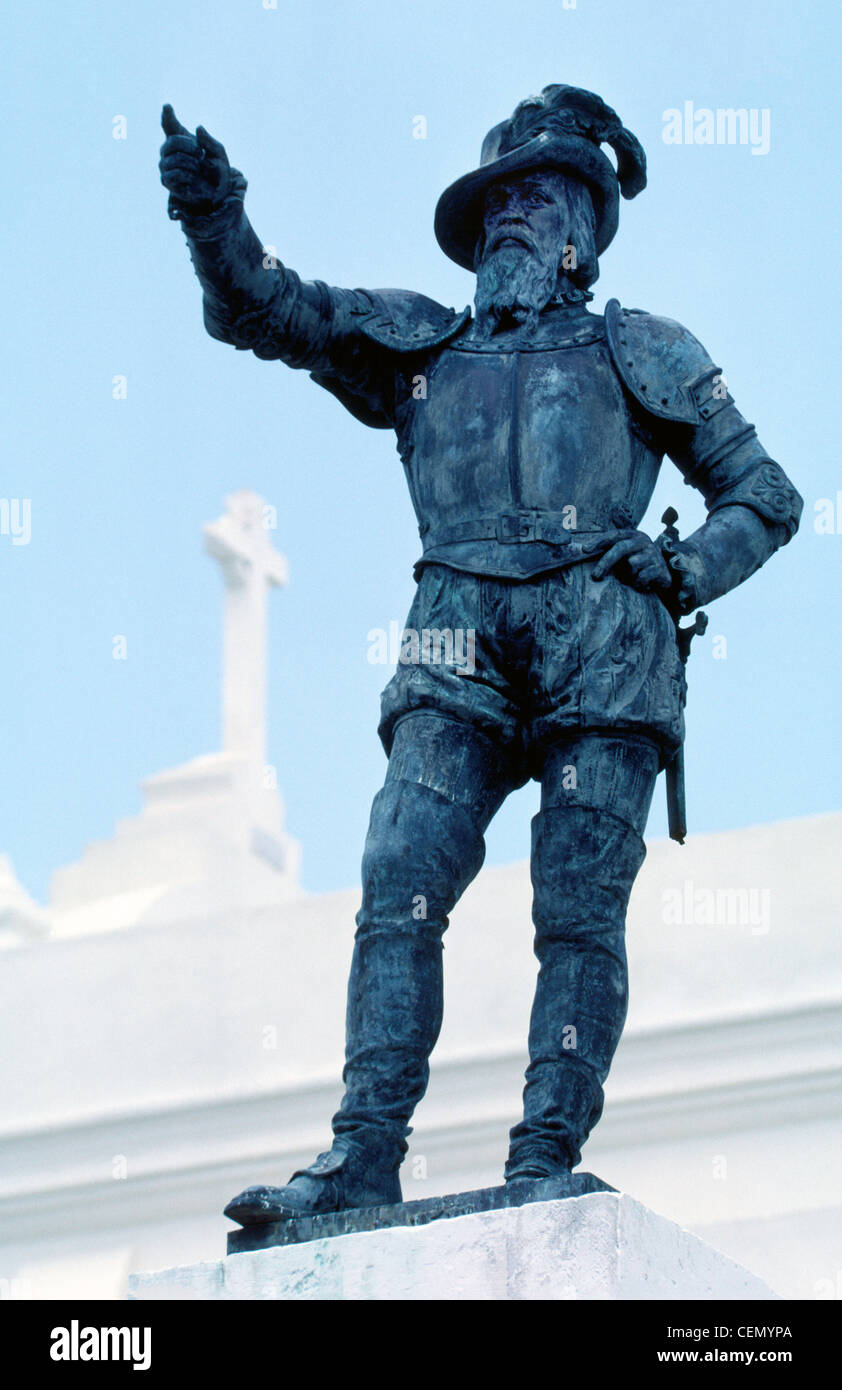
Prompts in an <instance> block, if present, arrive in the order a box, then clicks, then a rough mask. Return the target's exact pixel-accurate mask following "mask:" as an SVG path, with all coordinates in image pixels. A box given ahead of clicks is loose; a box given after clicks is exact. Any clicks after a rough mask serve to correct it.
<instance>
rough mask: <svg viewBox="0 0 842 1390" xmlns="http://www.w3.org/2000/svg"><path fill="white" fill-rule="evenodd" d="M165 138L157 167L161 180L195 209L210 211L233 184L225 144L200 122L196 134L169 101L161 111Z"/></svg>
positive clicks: (180, 198) (188, 206)
mask: <svg viewBox="0 0 842 1390" xmlns="http://www.w3.org/2000/svg"><path fill="white" fill-rule="evenodd" d="M161 125H162V127H163V131H164V134H165V135H166V137H167V138H166V140H165V141H164V143H163V145H162V146H161V158H160V161H159V164H158V168H159V169H160V171H161V183H162V184H163V185H164V187H165V188H166V189H167V190H168V191H169V192H170V193H171V194H172V195H173V197H174V198H176V199H177V200H178V202H179V203H181V204H183V205H184V207H185V208H189V209H190V210H191V211H194V212H208V211H210V210H211V209H212V208H214V207H216V206H218V205H219V204H220V203H222V202H223V201H224V200H225V198H226V197H227V196H228V194H229V193H230V192H231V188H232V171H231V166H230V164H229V163H228V156H227V155H226V153H225V147H224V146H223V145H221V144H220V142H219V141H218V140H215V139H214V138H213V136H212V135H209V134H208V132H207V131H206V130H205V128H204V126H201V125H200V126H198V127H197V129H196V134H195V135H193V134H191V132H190V131H189V130H187V128H186V127H185V126H183V125H182V124H181V122H180V121H179V119H178V117H177V116H176V114H175V112H174V111H173V109H172V107H171V106H170V105H167V106H165V107H164V109H163V111H162V113H161Z"/></svg>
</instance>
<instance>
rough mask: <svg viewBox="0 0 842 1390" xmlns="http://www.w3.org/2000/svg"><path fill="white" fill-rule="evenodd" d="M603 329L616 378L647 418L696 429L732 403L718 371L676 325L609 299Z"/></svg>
mask: <svg viewBox="0 0 842 1390" xmlns="http://www.w3.org/2000/svg"><path fill="white" fill-rule="evenodd" d="M605 331H606V337H607V339H608V346H609V349H610V351H611V357H612V360H613V362H614V366H615V368H616V370H617V374H618V376H619V377H620V380H621V381H622V382H623V385H624V386H625V387H626V388H627V389H628V390H629V391H630V392H631V394H632V395H633V396H634V398H635V400H637V401H639V403H640V404H641V405H642V406H644V407H645V409H646V410H647V411H648V412H649V414H650V415H655V416H657V417H658V418H660V419H662V420H670V421H672V422H674V423H675V424H684V425H700V424H701V423H702V422H703V421H704V420H709V419H710V418H711V417H712V416H713V415H716V413H717V412H718V411H720V410H723V409H724V408H725V406H727V405H733V399H732V397H731V396H730V395H729V394H728V388H727V387H726V385H725V383H724V380H723V377H722V371H721V368H719V367H716V366H714V364H713V362H712V361H711V359H710V357H709V356H708V354H707V353H706V351H705V349H704V348H703V347H702V345H701V343H700V342H699V341H698V339H697V338H694V337H693V334H692V333H689V332H688V331H687V329H686V328H683V327H682V325H681V324H680V323H676V322H675V321H674V320H673V319H663V318H657V317H656V316H655V315H654V314H646V313H644V312H643V310H642V309H623V308H621V306H620V304H619V302H618V301H617V300H616V299H611V300H609V301H608V303H607V304H606V306H605Z"/></svg>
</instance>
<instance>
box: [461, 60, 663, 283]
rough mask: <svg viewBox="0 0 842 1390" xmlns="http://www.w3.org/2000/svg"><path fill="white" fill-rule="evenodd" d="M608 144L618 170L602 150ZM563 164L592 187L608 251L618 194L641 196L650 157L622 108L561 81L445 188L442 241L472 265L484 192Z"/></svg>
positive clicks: (521, 110) (600, 238) (502, 128)
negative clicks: (511, 179) (506, 180)
mask: <svg viewBox="0 0 842 1390" xmlns="http://www.w3.org/2000/svg"><path fill="white" fill-rule="evenodd" d="M603 143H605V144H608V145H610V146H611V148H612V149H613V150H614V153H615V154H616V156H617V168H616V169H615V168H614V165H613V164H612V163H611V161H610V159H609V158H608V156H607V155H606V154H603V152H602V150H601V149H600V145H601V144H603ZM544 168H549V169H558V170H560V171H561V172H562V173H565V174H570V175H572V176H573V177H574V178H577V179H580V180H581V181H582V182H583V183H585V184H586V185H587V187H588V189H589V190H590V194H591V199H592V201H593V208H594V215H595V218H596V226H595V232H596V249H597V254H598V255H601V254H602V252H603V251H604V250H605V248H606V247H607V246H608V245H609V244H610V242H611V241H612V239H613V237H614V234H615V232H616V230H617V223H618V221H619V207H620V198H619V194H620V193H622V195H623V197H624V198H634V197H635V195H636V194H638V193H640V192H641V190H642V189H644V188H645V187H646V155H645V154H644V152H643V147H642V145H641V144H640V141H639V140H637V139H636V137H635V136H634V135H632V133H631V131H630V130H626V128H625V126H624V125H623V123H622V121H621V120H620V118H619V116H618V115H617V113H616V111H612V110H611V107H610V106H606V104H605V102H604V101H603V100H602V98H601V97H598V96H597V95H596V94H595V93H594V92H586V91H584V90H583V89H582V88H581V87H566V86H563V85H562V84H560V83H555V84H554V85H552V86H550V87H545V88H544V90H543V91H542V92H541V95H540V96H537V97H527V99H526V101H522V102H521V103H520V105H519V106H518V107H517V108H516V110H515V111H514V114H513V115H512V116H510V117H509V119H508V120H506V121H501V122H500V124H499V125H496V126H495V127H494V129H493V130H490V131H489V132H488V134H487V135H486V137H485V139H484V140H483V142H482V152H481V154H480V167H479V168H478V169H474V170H473V171H472V172H471V173H470V174H465V175H463V177H462V178H461V179H457V180H456V182H455V183H452V184H451V185H450V187H449V188H447V189H445V191H444V193H442V195H441V197H440V198H439V201H438V206H437V208H436V220H435V229H436V237H437V239H438V243H439V246H440V247H441V249H442V250H443V251H444V252H445V254H446V255H448V256H450V258H451V260H454V261H456V263H457V265H461V266H464V267H465V269H466V270H473V269H474V252H475V249H476V245H477V242H478V240H479V235H480V232H481V231H482V222H483V213H484V207H485V194H486V192H487V190H488V188H489V187H490V186H491V184H493V183H496V182H497V180H498V179H502V178H508V177H511V175H513V174H521V173H527V172H528V171H529V170H532V169H544Z"/></svg>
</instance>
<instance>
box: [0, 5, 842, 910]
mask: <svg viewBox="0 0 842 1390" xmlns="http://www.w3.org/2000/svg"><path fill="white" fill-rule="evenodd" d="M837 15H838V6H837V5H835V4H832V3H830V0H819V2H818V3H817V2H816V0H813V3H811V4H809V5H798V4H792V3H791V2H790V3H781V2H780V0H708V3H706V4H705V5H699V4H697V3H695V0H670V3H665V0H646V2H645V3H638V4H635V5H630V4H628V3H626V0H578V3H577V5H576V7H575V8H574V9H566V8H564V5H563V4H562V0H532V3H531V4H529V5H528V6H526V7H524V8H522V9H519V8H518V7H516V6H513V5H512V4H510V3H503V2H502V0H483V3H478V0H458V3H454V2H453V0H447V2H445V0H425V3H424V4H423V5H416V6H399V5H396V4H394V3H393V0H360V3H355V4H348V3H339V2H338V0H332V2H331V3H326V0H278V4H277V9H275V10H271V9H264V8H263V4H262V2H261V0H202V2H201V3H200V2H199V0H195V2H194V3H186V2H185V0H172V3H169V4H166V5H164V4H162V3H160V0H159V3H152V4H146V5H138V4H133V3H129V0H108V3H102V2H101V3H91V4H86V5H83V6H80V5H72V4H59V3H45V4H35V5H25V4H23V3H22V2H21V0H18V2H17V3H16V4H15V5H13V6H12V7H10V8H7V10H6V16H5V20H4V39H5V43H4V48H5V57H4V60H3V62H4V67H5V73H4V77H3V81H4V87H5V90H6V93H7V110H8V113H9V114H8V115H7V117H6V119H5V120H4V121H3V124H2V130H3V139H4V143H5V149H4V153H3V168H4V176H5V187H6V197H5V200H4V202H5V212H4V234H5V236H4V241H5V258H4V259H5V269H6V286H5V290H4V300H5V303H4V309H5V314H4V317H5V321H6V325H7V327H6V331H5V334H4V350H5V360H4V364H3V373H2V386H3V391H4V394H5V396H6V401H5V421H6V423H5V426H4V430H3V434H4V469H3V482H2V485H1V486H0V493H2V495H4V496H6V497H8V498H30V499H31V507H32V536H31V541H30V543H29V544H28V545H25V546H24V545H20V546H13V545H12V544H11V539H10V537H8V536H0V585H2V594H3V603H2V610H0V611H1V612H2V641H3V650H4V652H5V663H4V665H5V679H4V680H3V685H2V696H0V700H2V727H3V733H4V738H3V774H4V775H3V780H2V798H1V799H0V805H1V806H2V816H1V817H0V849H6V850H8V851H9V852H10V853H11V854H12V856H13V859H14V862H15V865H16V867H17V869H18V872H19V875H20V877H21V879H22V880H23V882H24V883H25V884H26V886H27V887H28V888H29V890H30V891H31V892H32V893H33V894H34V895H35V896H36V897H39V898H43V897H44V896H45V894H46V889H47V883H48V878H49V874H50V872H51V870H52V869H53V868H55V867H58V866H59V865H61V864H64V863H67V862H69V861H72V860H73V859H75V858H77V857H78V856H79V855H80V854H81V852H82V850H83V848H84V846H85V844H86V843H87V842H88V841H90V840H92V839H96V838H102V837H107V836H108V835H110V834H111V833H112V830H113V826H114V823H115V821H116V819H117V818H118V817H121V816H126V815H131V814H133V813H135V812H136V811H137V810H138V809H139V806H140V793H139V781H140V779H141V778H142V777H143V776H146V775H148V774H150V773H153V772H156V771H159V770H161V769H163V768H165V767H169V766H172V765H174V764H176V763H179V762H182V761H184V760H186V759H187V758H189V757H192V756H194V755H195V754H198V753H202V752H207V751H211V750H213V749H215V748H217V747H218V746H219V737H220V734H219V720H220V709H219V689H218V687H219V659H220V637H221V627H220V622H221V583H220V579H219V575H218V572H217V570H216V566H215V565H214V564H213V563H212V562H211V561H210V560H208V559H206V558H205V557H204V556H203V554H202V549H201V538H200V528H201V524H202V523H203V522H204V521H206V520H210V519H212V518H214V517H216V516H217V515H218V514H219V512H220V510H221V506H222V499H223V497H224V495H225V494H226V493H227V492H229V491H231V490H232V489H235V488H238V487H252V488H255V489H256V490H258V491H259V492H261V493H262V494H263V495H264V496H265V497H266V498H267V499H268V500H269V501H271V502H272V503H273V504H274V505H275V506H276V507H277V509H278V515H279V525H278V532H277V542H278V544H279V546H280V547H281V548H282V549H283V550H284V551H285V553H286V554H287V555H288V557H289V560H290V566H291V584H290V587H289V588H288V589H287V590H285V591H283V592H282V593H280V594H276V595H274V596H273V599H272V617H271V684H270V699H269V710H270V733H269V748H270V757H271V759H272V761H273V762H274V763H276V764H277V766H278V769H279V777H280V784H281V787H282V790H283V794H284V797H285V800H286V803H287V812H288V824H289V829H290V831H291V832H292V834H294V835H295V836H297V837H298V838H299V839H300V840H301V841H302V842H303V846H304V870H303V872H304V881H305V884H306V886H307V887H308V888H310V889H312V890H314V891H319V890H323V889H329V888H338V887H343V886H347V885H348V884H351V883H354V882H355V881H356V880H357V877H358V871H359V858H360V853H361V850H362V841H363V836H364V831H365V825H366V822H367V816H368V807H369V803H370V800H371V797H372V795H373V793H374V792H375V790H376V789H377V787H378V786H379V784H380V782H381V780H382V776H383V772H384V767H385V760H384V757H383V754H382V751H381V749H380V745H379V742H378V740H377V737H376V733H375V728H376V723H377V715H378V697H379V692H380V689H381V687H382V686H383V685H384V684H385V681H386V679H387V678H388V675H389V671H388V670H387V669H384V668H382V667H377V666H371V665H369V664H368V662H367V661H366V649H367V644H366V634H367V632H368V631H369V629H370V628H372V627H387V626H388V624H389V622H390V621H391V620H398V621H401V622H402V621H403V619H404V617H405V614H406V610H407V608H408V605H409V601H410V599H411V596H412V589H413V584H412V578H411V566H412V562H413V560H414V559H415V557H416V555H417V553H418V549H419V543H418V538H417V534H416V531H415V526H414V520H413V516H412V512H411V509H410V505H409V500H408V497H407V496H406V494H405V487H404V481H403V476H402V471H401V467H400V463H399V461H398V459H397V455H396V454H395V453H394V448H393V441H392V437H391V435H389V434H388V433H387V432H378V431H368V430H366V429H364V428H363V427H362V426H361V425H359V424H357V423H356V422H355V421H354V420H353V419H352V418H351V417H350V416H349V415H346V414H345V412H344V411H343V410H342V409H341V407H340V406H339V405H338V404H337V403H336V402H334V401H333V400H332V399H331V398H330V397H329V396H328V395H327V394H325V393H323V392H320V391H319V390H318V388H317V387H315V386H314V385H313V384H312V383H311V382H310V381H309V380H308V378H307V377H306V375H304V374H295V373H292V372H290V371H288V370H287V369H285V368H283V367H281V366H280V365H278V364H275V363H261V362H258V361H257V360H256V359H255V358H254V357H253V356H252V354H251V353H236V352H234V350H233V349H229V348H225V347H223V346H221V345H219V344H217V343H214V342H213V341H212V340H211V339H210V338H208V337H207V336H206V335H205V333H204V330H203V328H202V322H201V311H200V294H199V288H198V285H197V283H196V281H195V279H194V277H193V273H192V269H191V267H190V263H189V261H188V257H187V251H186V247H185V245H184V242H183V237H182V233H181V231H180V229H179V228H178V226H176V225H175V224H173V223H170V222H169V221H168V220H167V217H166V210H165V208H166V198H165V194H164V192H163V190H162V189H161V187H160V186H159V184H158V175H157V168H156V165H157V158H158V146H159V144H160V140H161V138H162V137H161V135H160V131H159V127H158V119H159V113H160V108H161V104H162V103H163V102H164V101H172V102H173V103H174V105H175V108H176V111H177V112H178V114H179V116H180V117H181V118H182V120H183V121H184V122H185V123H186V124H188V125H190V126H195V125H196V124H197V123H200V122H201V123H203V124H205V125H206V126H207V127H208V128H209V129H210V131H211V132H212V133H213V134H215V135H216V136H217V137H219V138H220V139H221V140H223V141H224V142H225V144H226V147H227V148H228V151H229V154H230V157H231V159H232V162H233V163H235V164H236V165H237V166H238V167H239V168H241V169H242V170H243V172H244V173H245V174H246V176H247V178H248V179H249V193H248V197H247V206H248V209H249V213H250V216H251V218H252V221H253V222H254V224H255V226H256V228H257V230H258V232H259V234H260V235H261V237H262V238H263V239H264V241H265V242H267V243H268V242H271V243H273V244H274V245H276V246H277V248H278V251H279V254H280V255H281V257H282V258H283V259H284V260H285V262H286V263H287V264H289V265H291V266H293V267H295V268H296V269H297V270H299V271H300V272H301V273H302V274H303V275H304V276H306V277H320V278H322V279H325V280H327V281H329V282H331V283H333V284H344V285H351V286H353V285H369V286H377V285H403V286H407V287H409V288H414V289H419V290H422V291H424V292H426V293H428V294H431V295H433V296H435V297H436V298H438V299H441V300H443V301H444V302H445V303H446V304H456V305H457V306H458V307H461V306H462V305H464V304H466V303H468V302H469V301H470V299H471V297H472V293H473V285H472V281H471V278H470V277H469V276H468V275H467V274H466V273H465V272H463V271H461V270H459V269H458V268H457V267H456V266H454V265H452V264H451V263H449V262H448V261H447V260H446V259H445V258H444V256H443V255H442V254H441V252H440V251H439V250H438V247H437V245H436V243H435V240H434V238H433V234H432V216H433V209H434V206H435V201H436V198H437V196H438V194H439V193H440V191H441V190H442V188H443V187H444V186H445V185H446V184H447V183H449V182H450V181H451V180H452V179H453V178H454V177H456V176H457V175H458V174H460V173H462V172H464V171H465V170H467V169H468V168H470V167H473V166H474V165H475V163H476V162H477V159H478V155H479V147H480V143H481V140H482V137H483V135H484V134H485V132H486V130H487V129H488V128H489V127H490V126H491V125H493V124H494V123H496V122H497V121H499V120H501V119H502V118H503V117H504V116H506V115H508V114H509V113H510V111H511V110H512V108H513V107H514V105H515V104H516V102H517V101H518V100H520V99H521V98H522V97H524V96H526V95H528V94H530V93H531V92H534V91H537V90H539V89H540V88H541V87H542V86H543V85H545V84H546V83H549V82H569V83H573V84H576V85H580V86H585V87H589V88H592V89H594V90H596V91H598V92H599V93H600V94H601V95H603V96H604V97H605V99H606V100H607V101H608V102H609V103H610V104H611V105H613V106H614V107H615V108H616V109H617V110H618V111H619V112H620V114H621V116H622V117H623V119H624V120H625V122H626V123H627V124H628V125H629V127H630V128H631V129H632V130H633V131H635V133H636V134H637V135H638V136H639V137H640V139H641V140H642V142H643V144H644V146H645V148H646V150H647V154H648V157H649V171H650V182H649V188H648V189H647V191H646V192H645V193H644V194H643V195H641V197H639V198H638V199H637V200H636V201H635V202H634V203H632V204H624V205H623V207H622V222H621V230H620V234H619V236H618V238H617V240H616V242H615V243H614V245H613V247H612V248H611V249H610V251H609V252H608V254H607V255H606V256H605V257H604V258H603V262H602V275H601V279H600V281H599V283H598V285H597V292H598V293H597V299H596V305H595V307H596V308H597V309H599V308H601V307H602V305H603V304H604V302H605V300H606V299H607V298H608V297H610V296H612V295H616V296H617V297H618V298H619V299H620V300H621V301H622V302H623V303H625V304H626V305H628V306H630V307H641V308H646V309H649V310H651V311H653V312H657V313H663V314H667V315H668V316H670V317H673V318H677V319H679V320H681V321H682V322H684V323H685V324H686V325H687V326H688V327H689V328H690V329H691V330H692V331H693V332H694V333H695V334H696V335H697V336H698V337H699V338H701V340H702V341H703V342H704V343H705V344H706V346H707V347H708V348H709V350H710V351H711V353H712V354H713V356H714V358H715V360H717V362H719V363H720V364H721V365H722V367H723V368H724V369H725V372H726V375H727V377H728V381H729V385H730V387H731V389H732V391H733V393H734V395H735V397H736V399H737V402H738V404H739V405H740V407H741V409H742V410H743V412H744V414H746V415H747V416H748V418H749V419H751V420H753V421H754V422H755V423H756V424H757V426H758V432H759V434H760V438H761V439H762V440H763V442H764V444H765V446H766V448H767V449H768V450H769V451H770V452H771V453H772V455H773V456H775V457H777V458H779V459H780V461H781V462H782V464H783V465H784V467H785V468H786V469H787V471H788V472H789V473H790V475H791V476H792V478H793V479H794V481H795V482H796V484H797V486H798V487H799V488H800V490H801V491H802V493H803V494H804V496H805V499H806V509H805V518H804V523H803V525H802V531H801V533H800V535H799V536H798V537H797V538H796V540H795V541H794V542H793V544H792V545H791V546H790V547H788V549H786V550H785V551H783V552H782V553H781V554H780V555H778V556H777V557H776V558H775V559H774V560H773V561H772V562H771V563H770V565H769V566H768V567H767V568H766V569H765V570H764V571H763V572H762V573H761V574H760V575H759V576H757V577H756V578H755V579H754V580H753V581H752V582H750V583H749V584H748V585H746V586H745V587H744V588H742V589H740V590H738V591H737V592H736V593H734V594H732V595H730V596H728V597H726V598H725V599H723V600H720V601H719V602H718V603H717V604H716V605H714V606H713V607H712V608H711V610H710V616H711V627H710V636H711V637H713V636H715V635H724V636H725V637H726V638H727V644H728V645H727V652H728V655H727V659H726V660H724V661H715V660H713V658H712V655H711V653H712V650H713V648H712V643H711V642H710V641H708V642H706V643H697V646H696V650H695V651H694V655H693V658H692V666H691V676H690V681H691V690H690V704H689V711H688V729H689V735H688V750H687V760H688V787H689V809H690V818H691V828H692V829H693V830H696V831H702V830H713V829H721V828H727V827H733V826H739V825H744V824H748V823H752V822H759V821H768V820H774V819H778V818H782V817H789V816H802V815H809V814H811V813H813V812H817V811H826V810H832V809H839V807H840V793H839V763H838V756H837V749H838V745H839V733H840V730H839V691H840V679H839V677H840V650H842V644H840V632H839V619H838V613H839V597H838V596H839V587H840V586H839V577H840V557H841V556H842V534H834V535H817V534H816V533H815V531H814V527H813V516H814V503H815V501H816V499H818V498H822V497H832V498H835V497H836V493H837V489H840V488H842V465H840V455H839V443H838V437H839V429H838V397H839V385H838V378H839V368H840V361H839V346H838V344H839V322H840V314H839V303H838V282H839V272H838V231H837V226H838V214H839V202H838V195H837V189H838V186H839V174H838V143H837V136H836V131H837V128H838V120H837V113H836V109H835V104H832V102H833V100H834V98H835V95H836V93H837V90H838V85H839V81H838V54H839V39H840V35H839V31H838V19H837ZM688 100H692V101H693V102H694V103H695V105H696V106H697V107H699V106H704V107H710V108H716V107H741V106H742V107H747V108H751V107H755V108H758V109H762V108H768V110H769V112H770V117H771V149H770V152H769V153H768V154H767V155H765V156H760V157H758V156H754V155H752V154H751V152H750V150H749V149H748V148H746V147H739V146H735V147H722V146H704V147H698V146H685V145H681V146H675V145H666V144H664V143H663V141H662V139H661V134H662V128H663V113H664V111H665V110H666V109H668V108H671V107H682V106H683V103H684V102H685V101H688ZM117 115H122V116H124V117H125V118H126V120H127V123H128V125H127V131H128V136H127V139H126V140H123V141H116V140H114V139H113V138H112V122H113V118H114V117H115V116H117ZM416 115H424V116H425V117H426V118H427V122H428V138H427V139H426V140H416V139H413V138H412V129H413V117H415V116H416ZM117 373H124V374H125V375H126V376H127V378H128V398H127V399H126V400H125V401H114V400H112V397H111V380H112V377H113V376H114V375H115V374H117ZM668 502H674V503H675V504H676V505H677V506H678V508H679V511H680V513H681V526H682V530H683V531H687V530H690V529H693V528H694V527H695V525H697V524H698V522H699V521H700V520H701V519H702V516H703V512H702V509H701V504H700V502H699V501H698V500H697V499H696V497H695V495H691V494H690V492H689V490H687V489H685V488H684V487H683V485H682V483H681V480H680V477H679V475H678V473H677V471H676V470H675V469H674V468H673V466H672V465H671V464H670V463H669V462H668V461H667V462H666V463H665V465H664V471H663V474H662V480H661V483H660V485H659V489H658V494H657V497H656V500H655V503H654V504H653V508H652V512H651V515H650V528H651V529H653V530H657V529H659V528H658V525H657V517H658V516H659V515H660V512H661V511H662V510H663V508H664V506H665V505H667V503H668ZM839 527H840V530H842V516H840V518H839ZM116 633H122V634H125V635H126V637H127V640H128V660H126V661H115V660H113V658H112V638H113V636H114V634H116ZM662 795H663V794H662V791H661V790H660V789H659V792H658V793H657V795H656V805H655V808H654V810H653V814H652V818H651V821H650V834H652V835H658V834H663V833H665V816H664V813H663V809H662ZM535 798H536V791H535V788H534V787H533V788H528V789H525V790H524V791H523V792H521V793H519V794H518V796H517V797H515V798H513V799H512V801H511V802H510V803H509V804H508V805H507V807H506V808H504V810H503V812H502V813H501V815H500V817H499V818H498V821H497V822H496V823H495V825H494V827H493V828H492V831H491V834H490V836H489V861H490V862H503V861H505V860H508V859H514V858H519V857H522V856H524V855H526V854H527V852H528V845H529V824H528V822H529V817H530V815H531V814H532V810H533V808H534V802H535ZM679 853H680V851H679V850H677V849H676V854H679Z"/></svg>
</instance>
